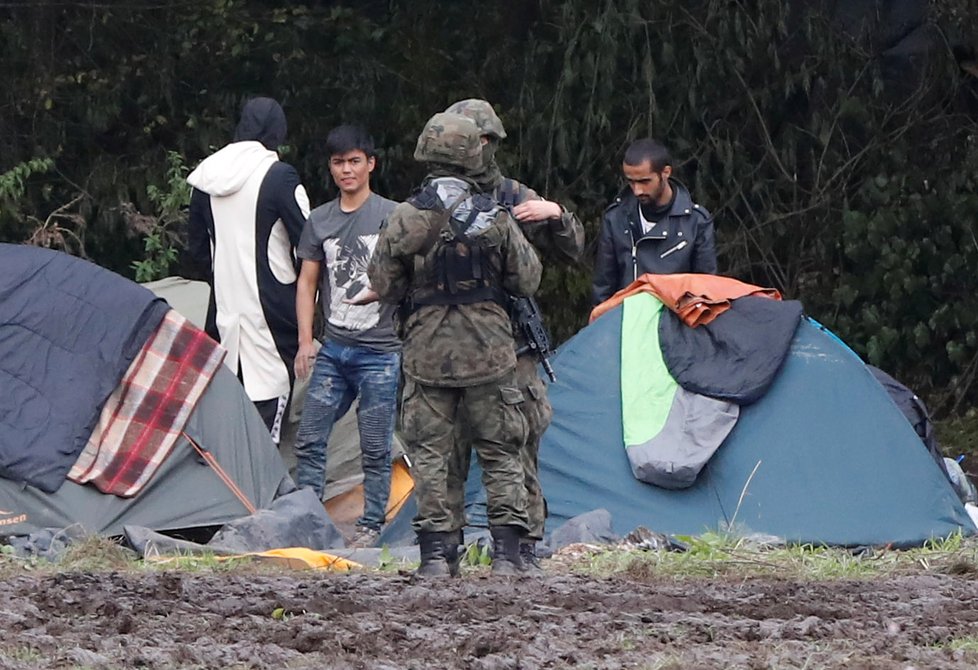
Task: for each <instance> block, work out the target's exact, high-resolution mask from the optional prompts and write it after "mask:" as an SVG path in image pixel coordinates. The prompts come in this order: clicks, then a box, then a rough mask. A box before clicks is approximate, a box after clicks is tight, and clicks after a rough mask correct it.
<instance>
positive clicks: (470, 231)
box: [408, 177, 508, 311]
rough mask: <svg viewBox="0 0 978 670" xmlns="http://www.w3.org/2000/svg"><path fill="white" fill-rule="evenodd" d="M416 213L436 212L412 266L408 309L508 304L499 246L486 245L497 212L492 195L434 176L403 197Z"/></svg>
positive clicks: (462, 181) (497, 206)
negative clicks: (411, 286) (489, 302)
mask: <svg viewBox="0 0 978 670" xmlns="http://www.w3.org/2000/svg"><path fill="white" fill-rule="evenodd" d="M408 202H409V203H411V205H413V206H414V207H416V208H417V209H420V210H425V211H433V212H436V213H437V214H438V218H437V221H436V223H435V224H434V225H432V226H431V229H430V231H429V235H428V239H427V240H426V241H425V244H424V246H423V247H422V249H421V250H420V251H421V253H419V254H418V255H417V256H415V265H414V282H413V285H414V289H413V291H412V293H411V296H410V300H409V305H408V308H409V310H410V311H414V310H415V309H417V308H418V307H420V306H422V305H466V304H472V303H476V302H485V301H490V300H491V301H494V302H497V303H499V304H500V305H502V306H503V307H504V308H505V307H506V306H507V303H508V301H507V297H506V293H505V291H504V290H503V286H502V277H501V276H500V272H499V268H500V267H501V265H502V259H501V258H500V256H499V251H498V246H496V247H494V246H491V245H487V244H485V240H484V238H483V235H484V234H485V233H487V231H489V230H490V229H491V228H492V227H493V225H494V222H495V220H496V217H497V216H498V215H499V213H500V212H501V211H503V210H502V208H501V207H500V205H499V203H497V202H496V201H495V200H494V199H493V198H492V197H491V196H489V195H486V194H483V193H478V192H473V186H472V184H471V183H469V182H468V181H466V180H464V179H459V178H456V177H438V178H436V179H432V180H431V181H429V182H428V183H427V184H426V185H425V187H424V188H423V189H421V190H420V191H419V192H417V193H415V194H414V195H412V196H411V197H410V198H408Z"/></svg>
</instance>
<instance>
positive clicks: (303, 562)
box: [218, 547, 363, 572]
mask: <svg viewBox="0 0 978 670" xmlns="http://www.w3.org/2000/svg"><path fill="white" fill-rule="evenodd" d="M241 556H251V557H255V558H259V559H261V560H267V561H271V562H273V563H279V564H281V565H285V566H287V567H290V568H297V569H300V570H301V569H309V568H311V569H315V570H329V571H331V572H349V571H350V570H355V569H357V568H362V567H363V566H362V565H360V564H359V563H356V562H354V561H351V560H348V559H345V558H342V557H340V556H337V555H336V554H329V553H326V552H325V551H315V550H313V549H307V548H305V547H285V548H282V549H269V550H268V551H260V552H254V553H249V554H241V555H239V556H221V557H218V558H219V560H227V559H231V558H240V557H241Z"/></svg>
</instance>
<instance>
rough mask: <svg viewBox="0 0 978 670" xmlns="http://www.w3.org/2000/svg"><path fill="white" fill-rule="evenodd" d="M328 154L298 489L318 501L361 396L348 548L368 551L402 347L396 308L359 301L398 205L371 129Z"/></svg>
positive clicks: (386, 484) (385, 474) (386, 492)
mask: <svg viewBox="0 0 978 670" xmlns="http://www.w3.org/2000/svg"><path fill="white" fill-rule="evenodd" d="M326 148H327V151H328V152H329V157H330V158H329V170H330V174H331V175H332V177H333V180H334V181H335V182H336V185H337V186H338V187H339V190H340V197H339V198H337V199H335V200H331V201H330V202H327V203H326V204H324V205H321V206H319V207H317V208H316V209H314V210H313V211H312V213H311V214H310V215H309V219H308V220H307V221H306V224H305V226H304V227H303V229H302V237H301V238H300V240H299V246H298V248H297V253H298V255H299V258H301V259H302V270H301V271H300V273H299V281H298V287H297V291H296V317H297V320H298V323H299V352H298V354H297V356H296V359H295V373H296V375H297V376H298V377H302V378H304V377H306V376H307V375H309V373H310V371H311V372H312V377H311V379H310V380H309V390H308V392H307V394H306V400H305V406H304V407H303V410H302V418H301V420H300V422H299V432H298V435H297V437H296V446H295V453H296V460H297V463H296V483H297V484H298V485H299V486H300V487H310V488H312V489H313V490H314V491H315V492H316V495H318V496H319V497H320V498H322V496H323V490H324V489H325V483H326V442H327V440H328V439H329V434H330V432H331V431H332V429H333V424H334V423H335V422H336V421H337V420H338V419H339V418H340V417H342V416H343V415H344V414H346V412H347V411H349V409H350V406H351V405H352V403H353V401H354V400H355V399H356V398H357V397H359V399H360V404H359V408H358V410H357V423H358V425H359V429H360V450H361V453H362V463H363V489H364V510H363V516H362V517H360V519H359V520H358V521H357V526H358V531H357V533H356V535H355V536H354V538H353V541H352V544H353V545H354V546H370V545H372V544H373V543H374V541H376V539H377V537H378V535H379V534H380V528H381V526H382V525H383V523H384V516H385V512H386V509H387V499H388V497H389V496H390V474H391V440H392V439H393V435H394V421H395V417H396V415H397V384H398V379H399V376H400V368H401V342H400V340H398V338H397V335H396V334H395V332H394V321H393V312H394V309H395V307H394V306H393V305H389V304H385V303H382V302H366V303H364V304H357V303H358V302H363V299H364V298H365V297H366V296H369V295H370V294H371V293H372V291H371V290H370V284H369V281H368V280H367V263H368V262H369V261H370V256H371V255H372V254H373V251H374V247H375V246H376V244H377V238H378V235H379V234H380V227H381V224H382V223H383V222H384V219H385V218H387V215H388V214H390V212H391V211H392V210H393V209H394V207H395V206H396V205H397V203H395V202H393V201H391V200H388V199H386V198H382V197H381V196H379V195H377V194H376V193H373V192H372V191H371V190H370V173H371V172H372V171H373V169H374V166H375V165H376V157H375V154H374V144H373V140H372V139H371V137H370V136H369V135H368V134H367V132H366V131H365V130H363V129H362V128H360V127H357V126H340V127H338V128H334V129H333V130H332V131H330V133H329V136H328V137H327V139H326ZM317 290H318V293H319V298H320V301H321V303H322V308H323V315H324V317H325V319H326V329H325V330H326V332H325V342H324V343H323V346H322V348H320V349H319V351H318V353H317V351H316V345H315V343H314V342H313V338H312V322H313V314H314V312H315V300H316V293H317Z"/></svg>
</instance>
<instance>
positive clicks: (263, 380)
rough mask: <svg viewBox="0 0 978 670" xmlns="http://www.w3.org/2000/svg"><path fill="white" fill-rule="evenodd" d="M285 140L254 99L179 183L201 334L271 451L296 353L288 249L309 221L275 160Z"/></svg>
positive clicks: (270, 110)
mask: <svg viewBox="0 0 978 670" xmlns="http://www.w3.org/2000/svg"><path fill="white" fill-rule="evenodd" d="M285 133H286V122H285V112H283V111H282V107H281V105H279V104H278V103H277V102H276V101H275V100H272V99H271V98H252V99H251V100H248V101H247V102H246V103H245V105H244V107H243V109H242V111H241V120H240V121H239V123H238V126H237V128H236V129H235V132H234V141H233V142H232V143H231V144H228V145H227V146H225V147H224V148H222V149H221V150H219V151H217V152H216V153H214V154H212V155H211V156H209V157H208V158H206V159H204V160H203V161H202V162H201V163H200V165H198V166H197V169H195V170H194V171H193V172H191V173H190V176H189V177H188V178H187V182H188V183H189V184H190V185H191V186H192V187H193V193H192V195H191V198H190V221H189V230H188V238H189V239H188V241H189V245H188V246H189V252H190V255H191V256H192V257H193V258H194V259H195V260H196V261H197V262H198V263H201V264H202V265H203V266H207V267H210V269H211V275H210V278H211V281H210V284H211V296H210V304H209V305H208V309H207V324H206V330H207V333H208V334H209V335H210V336H211V337H213V338H214V339H215V340H217V341H218V342H220V343H221V344H222V345H223V346H224V348H225V349H227V351H228V356H227V358H226V359H225V362H226V363H227V365H228V367H230V368H231V369H232V370H233V371H234V372H235V373H236V374H237V375H238V376H239V378H240V379H241V381H242V383H243V384H244V388H245V392H246V393H247V394H248V397H249V398H250V399H251V401H252V402H253V403H254V404H255V407H257V408H258V411H259V413H260V414H261V416H262V419H264V421H265V424H266V425H267V426H268V428H269V430H270V431H271V433H272V437H273V439H275V441H276V442H278V438H279V431H280V429H281V422H282V417H283V414H284V411H285V407H286V404H287V403H288V399H289V392H290V390H291V388H292V380H293V378H294V377H293V365H294V363H293V361H294V360H295V355H296V350H297V347H298V326H297V324H296V316H295V295H296V279H297V262H296V256H295V247H296V245H297V244H298V243H299V236H300V234H301V233H302V226H303V224H304V223H305V220H306V217H307V216H308V215H309V197H308V196H307V195H306V191H305V189H304V188H303V186H302V183H301V182H300V180H299V175H298V173H297V172H296V170H295V168H293V167H292V166H291V165H289V164H287V163H283V162H282V161H280V160H279V158H278V154H277V153H276V149H277V148H278V147H279V146H280V145H281V144H282V143H283V142H284V141H285Z"/></svg>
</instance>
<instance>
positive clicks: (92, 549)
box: [57, 535, 138, 572]
mask: <svg viewBox="0 0 978 670" xmlns="http://www.w3.org/2000/svg"><path fill="white" fill-rule="evenodd" d="M137 564H138V556H137V555H136V553H135V552H133V551H132V550H131V549H127V548H126V547H123V546H122V545H121V544H119V543H118V542H116V541H114V540H112V539H111V538H107V537H98V536H95V535H93V536H91V537H87V538H85V539H82V540H77V541H75V542H73V543H72V544H70V545H69V546H68V548H67V549H66V550H65V553H64V555H63V556H62V557H61V559H60V560H59V561H58V562H57V566H58V568H59V569H62V570H64V569H67V570H78V571H82V572H89V571H103V570H125V569H129V568H133V567H136V566H137Z"/></svg>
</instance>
